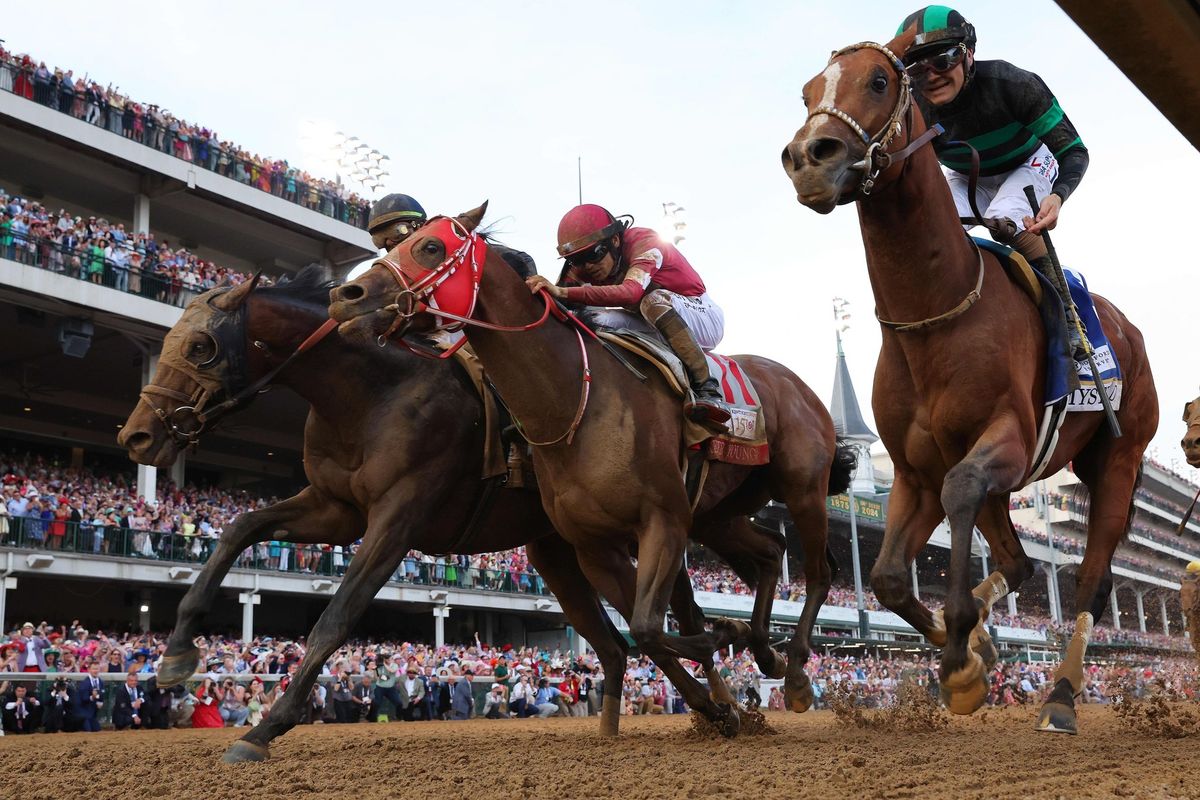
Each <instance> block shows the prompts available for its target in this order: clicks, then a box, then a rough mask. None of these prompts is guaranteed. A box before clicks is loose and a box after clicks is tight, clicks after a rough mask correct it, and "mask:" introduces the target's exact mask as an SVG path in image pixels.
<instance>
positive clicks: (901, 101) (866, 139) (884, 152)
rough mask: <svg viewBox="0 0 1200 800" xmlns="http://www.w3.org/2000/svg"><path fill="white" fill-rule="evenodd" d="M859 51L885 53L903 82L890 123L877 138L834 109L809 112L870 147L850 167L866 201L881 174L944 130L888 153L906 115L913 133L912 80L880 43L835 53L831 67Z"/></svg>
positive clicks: (929, 132)
mask: <svg viewBox="0 0 1200 800" xmlns="http://www.w3.org/2000/svg"><path fill="white" fill-rule="evenodd" d="M857 50H877V51H879V52H880V53H883V54H884V55H885V56H887V59H888V63H889V64H891V66H892V69H893V70H894V71H895V72H896V75H897V76H898V77H899V79H900V91H899V92H898V93H897V95H896V104H895V105H894V106H893V107H892V113H891V114H890V115H889V116H888V119H887V122H885V123H884V124H883V127H881V128H880V129H879V130H878V131H876V132H875V134H874V135H870V134H868V133H867V131H866V129H865V128H863V126H862V125H860V124H859V123H858V121H857V120H855V119H854V117H852V116H850V115H849V114H847V113H846V112H845V111H842V110H841V109H840V108H837V107H836V106H832V105H829V106H817V107H816V108H814V109H813V110H812V111H810V112H808V119H810V120H811V119H812V118H813V117H816V116H819V115H822V114H824V115H826V116H830V117H833V118H835V119H838V120H841V121H842V122H843V123H845V124H846V125H847V126H848V127H849V128H850V130H852V131H854V133H855V134H857V135H858V137H859V138H860V139H862V141H863V144H865V145H866V146H867V152H866V154H865V155H864V156H863V158H862V160H861V161H856V162H855V163H853V164H851V165H850V169H854V170H860V171H861V172H862V173H863V177H862V181H860V182H859V184H858V189H857V191H856V193H857V194H859V195H861V196H863V197H867V196H869V195H870V194H871V192H872V191H873V190H874V188H875V182H876V181H877V180H879V175H880V173H882V172H883V171H884V170H886V169H887V168H889V167H891V166H892V165H894V164H898V163H899V162H901V161H903V160H904V159H906V158H908V157H909V156H910V155H912V154H913V153H914V152H916V151H917V150H919V149H920V148H921V147H923V146H925V144H926V143H928V142H929V141H931V140H932V139H933V138H934V137H935V136H939V135H941V134H942V132H943V131H944V130H945V129H944V128H943V127H942V126H941V125H933V126H931V127H930V128H929V129H928V130H926V131H925V132H924V133H923V134H921V135H920V136H918V137H917V138H916V139H914V140H913V141H911V142H909V143H908V145H907V146H905V147H904V149H902V150H899V151H897V152H894V153H893V152H888V147H889V146H890V145H891V143H892V140H893V139H895V138H896V137H897V136H899V135H900V133H901V132H902V131H903V130H904V123H903V121H902V120H903V119H904V117H905V115H907V116H908V118H909V129H910V130H911V129H912V113H911V112H912V79H911V78H910V77H909V75H908V70H907V69H906V68H905V66H904V62H903V61H902V60H900V58H899V57H897V55H896V54H895V53H893V52H892V51H891V50H890V49H889V48H888V47H887V46H885V45H882V44H879V43H878V42H859V43H858V44H852V45H850V46H849V47H843V48H842V49H841V50H836V51H834V53H833V55H831V56H830V57H829V62H828V63H829V64H832V63H833V62H834V60H835V59H837V58H840V57H841V56H844V55H846V54H847V53H853V52H855V51H857ZM806 122H807V120H806Z"/></svg>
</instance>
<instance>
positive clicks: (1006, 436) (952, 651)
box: [941, 423, 1028, 714]
mask: <svg viewBox="0 0 1200 800" xmlns="http://www.w3.org/2000/svg"><path fill="white" fill-rule="evenodd" d="M1027 463H1028V460H1027V458H1026V457H1025V448H1024V446H1023V445H1022V443H1021V439H1020V436H1019V435H1018V431H1017V430H1016V428H1015V427H1014V426H1013V425H1011V424H1008V423H1001V424H997V425H994V426H993V427H991V428H989V429H987V430H986V431H984V433H983V435H982V436H981V437H980V438H979V440H978V441H977V442H976V443H975V446H974V447H972V448H971V451H970V452H969V453H968V454H967V456H966V458H964V459H963V460H962V461H960V462H959V463H957V464H955V465H954V466H953V467H952V468H951V469H950V470H949V471H948V472H947V473H946V479H945V481H944V483H943V484H942V506H943V507H944V508H945V509H946V515H947V517H948V518H949V520H950V576H949V581H948V583H947V587H946V609H945V611H946V614H945V621H946V646H945V648H944V649H943V651H942V668H941V687H942V695H943V700H944V702H945V703H946V707H947V708H949V709H950V711H951V712H952V713H954V714H971V713H973V712H974V711H975V710H976V709H977V708H979V706H981V705H983V701H984V700H985V699H986V698H987V693H988V683H987V670H986V669H985V667H984V663H983V659H982V658H981V657H980V656H979V654H978V653H976V652H975V651H974V650H972V649H971V648H970V646H969V643H970V636H971V631H972V630H974V628H975V626H976V625H977V624H978V623H979V604H978V601H977V600H976V598H975V595H974V594H972V591H971V587H970V584H969V580H970V572H971V537H972V535H973V532H974V530H975V521H976V520H977V519H978V518H979V512H980V510H981V509H982V508H983V504H984V501H985V500H986V499H987V496H988V495H989V494H993V493H1006V492H1007V491H1008V490H1009V489H1010V488H1011V487H1013V486H1015V485H1016V484H1017V483H1018V482H1019V481H1020V480H1021V478H1022V477H1023V475H1024V473H1025V465H1026V464H1027Z"/></svg>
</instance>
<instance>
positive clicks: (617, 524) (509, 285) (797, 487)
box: [329, 203, 854, 734]
mask: <svg viewBox="0 0 1200 800" xmlns="http://www.w3.org/2000/svg"><path fill="white" fill-rule="evenodd" d="M486 207H487V204H486V203H485V204H484V205H482V206H480V207H479V208H476V209H474V210H472V211H469V212H466V213H464V214H462V215H460V216H459V217H439V218H437V219H436V220H434V221H433V222H431V223H428V224H427V225H426V226H424V227H423V228H422V229H421V231H420V232H419V234H418V235H414V236H413V237H411V239H410V240H409V241H406V242H404V243H402V244H401V245H399V246H397V247H396V248H395V249H393V250H392V251H391V252H390V253H389V254H388V255H387V256H385V257H384V258H383V259H380V260H379V261H376V262H375V264H374V265H372V267H371V268H370V269H369V270H368V271H367V272H366V273H365V274H364V275H362V276H360V277H359V278H357V279H356V280H354V281H351V282H348V283H346V284H343V285H342V286H339V287H337V288H335V289H334V290H333V291H332V292H330V307H329V313H330V316H331V317H333V318H334V319H337V320H339V321H341V322H342V325H341V328H340V330H341V331H342V332H344V333H346V334H347V335H355V334H356V333H357V335H359V336H368V337H370V338H373V339H374V338H379V339H380V340H381V341H382V340H383V339H384V337H386V336H388V335H393V334H404V333H406V332H409V331H425V330H429V329H431V328H439V327H442V328H444V327H453V326H457V325H465V326H466V327H465V328H464V329H463V330H464V332H465V333H466V338H467V339H469V340H470V342H471V345H472V346H473V347H474V349H475V352H476V354H477V355H478V356H479V358H480V361H481V362H482V363H483V365H484V368H485V370H486V371H487V373H488V376H489V377H490V379H491V380H492V381H493V383H494V385H495V386H496V388H497V391H498V393H499V395H500V396H501V397H502V398H503V399H504V402H505V404H506V406H507V407H508V408H509V409H510V410H511V412H512V414H513V416H514V419H515V420H517V422H518V424H519V427H520V428H521V429H522V431H523V432H524V434H525V436H526V438H527V439H528V441H529V442H530V443H531V444H532V445H533V448H534V467H535V471H536V473H537V478H538V486H539V490H540V491H541V496H542V503H543V505H544V507H545V509H546V511H547V513H548V515H549V517H550V520H551V521H552V522H553V524H554V527H555V529H556V530H557V531H558V532H559V533H560V534H561V535H562V536H563V537H564V538H565V539H566V540H567V541H568V542H570V543H571V544H572V545H573V546H574V547H575V549H576V552H577V553H578V556H579V562H580V566H581V567H582V568H583V570H584V573H585V574H586V575H587V577H588V579H589V580H590V581H591V582H592V584H593V585H594V586H595V587H596V588H597V589H598V590H599V591H600V593H601V594H602V595H603V596H604V597H605V598H606V599H607V600H608V601H609V602H610V603H611V604H612V605H613V606H614V607H615V608H616V609H617V610H618V611H619V612H620V613H621V614H622V615H623V616H624V617H625V618H626V619H627V620H628V621H629V628H630V633H631V635H632V636H633V638H634V640H635V641H636V642H637V644H638V646H639V647H640V648H641V650H642V652H643V653H645V654H646V655H649V656H650V657H651V658H653V659H654V660H655V662H656V663H658V664H659V665H660V666H661V667H662V668H663V670H664V672H665V673H666V674H667V676H668V677H669V678H670V679H671V681H672V682H673V683H674V684H675V685H676V687H678V688H679V690H680V692H681V694H682V695H683V696H684V698H685V700H686V701H687V703H688V705H689V706H690V707H691V708H692V709H693V710H697V711H700V712H701V713H703V714H704V715H706V716H707V717H708V718H709V719H710V720H713V721H714V722H716V724H717V725H718V728H719V729H721V730H722V731H723V732H726V733H727V734H728V733H729V728H730V726H736V724H737V723H736V721H735V720H736V713H734V714H733V715H731V714H730V711H731V709H729V708H728V707H724V706H722V705H721V704H720V703H719V702H716V701H714V700H713V699H712V698H710V697H708V696H707V695H706V694H705V691H704V689H703V687H702V686H701V685H700V684H699V683H698V682H697V681H696V680H695V678H693V677H692V676H691V675H689V674H688V673H687V672H686V671H685V670H683V669H682V668H681V666H680V664H679V662H678V660H677V659H679V658H686V659H691V660H694V661H705V660H706V659H708V658H709V657H710V656H711V655H712V653H713V651H714V650H718V649H721V648H722V647H724V646H725V645H726V644H728V634H729V631H728V630H727V629H725V628H723V627H719V626H717V627H714V631H713V633H711V634H709V633H705V632H704V631H703V629H693V630H691V631H681V633H682V634H683V635H680V636H677V637H676V636H669V635H667V634H666V633H665V632H664V625H663V623H664V616H665V613H666V609H667V602H668V597H669V596H670V594H671V592H672V585H673V583H674V582H675V581H676V579H677V576H680V577H679V579H680V580H682V575H681V572H680V568H681V566H682V557H683V548H684V545H685V542H686V539H687V534H688V531H689V529H692V530H693V531H694V532H693V535H697V534H696V532H698V531H704V530H707V531H712V532H713V535H715V536H716V538H718V539H720V538H722V537H724V536H727V535H730V531H731V530H736V529H737V528H738V527H740V526H743V525H746V524H748V523H747V522H746V520H745V517H746V515H748V514H751V513H754V512H755V511H756V510H758V509H760V508H761V507H762V506H763V505H764V504H765V503H766V502H767V500H768V499H771V498H775V499H779V500H782V501H783V502H785V503H786V504H787V507H788V510H789V511H790V513H791V515H792V518H793V520H794V522H795V531H796V532H795V534H794V535H792V536H789V539H788V546H789V548H794V547H795V546H796V540H797V539H798V540H800V544H801V545H802V551H803V555H804V560H805V575H806V579H807V597H806V601H805V606H804V609H803V612H802V615H801V619H800V621H799V624H798V625H797V629H796V632H795V635H794V636H793V638H792V641H791V644H790V648H789V654H788V655H789V658H788V663H787V670H786V682H785V685H786V687H787V700H788V703H789V705H790V706H791V707H792V709H793V710H795V711H804V710H806V709H807V708H808V707H809V706H810V705H811V703H812V687H811V683H810V681H809V679H808V676H807V675H806V674H805V672H804V666H805V662H806V661H807V660H808V656H809V652H810V645H809V638H810V635H811V630H812V625H813V623H814V622H815V620H816V615H817V612H818V610H819V609H820V607H821V604H822V603H823V602H824V600H825V598H826V596H827V594H828V591H829V586H830V582H831V580H832V566H831V559H829V558H827V547H826V536H827V522H828V521H827V517H826V506H825V497H826V495H827V493H829V491H830V490H831V488H832V490H833V491H834V492H835V493H836V492H841V491H844V490H845V488H846V486H847V484H848V483H849V478H850V473H851V472H852V471H853V467H854V456H853V453H852V451H851V450H850V449H849V448H848V447H845V446H842V447H839V445H838V443H837V440H836V436H835V432H834V427H833V422H832V420H831V419H830V416H829V413H828V412H827V411H826V410H825V408H824V406H823V405H822V404H821V402H820V401H819V400H818V399H817V398H816V396H815V395H814V394H813V393H812V391H811V390H810V389H809V388H808V387H807V386H806V385H805V384H804V383H803V382H802V381H801V380H800V379H799V378H798V377H796V376H795V375H794V374H793V373H792V372H790V371H789V370H787V369H786V368H785V367H783V366H781V365H779V364H776V363H774V362H771V361H768V360H766V359H763V358H757V357H754V356H739V357H738V359H737V360H738V362H739V363H740V364H741V366H742V368H743V369H744V371H745V372H746V373H747V374H749V375H750V378H751V380H752V381H753V383H754V384H755V386H756V387H757V388H758V390H759V393H760V395H761V400H762V408H763V410H764V415H765V420H766V422H765V424H766V430H767V438H768V441H769V442H770V447H771V460H770V462H769V463H768V464H767V465H765V466H759V467H747V466H733V465H729V464H722V463H716V462H713V463H712V466H711V468H710V470H709V473H708V480H707V482H706V483H705V485H704V489H703V491H702V493H701V494H700V495H699V497H697V498H696V507H695V511H694V513H693V508H692V505H691V503H690V501H689V497H688V493H687V491H686V489H685V480H684V469H683V466H682V464H681V462H682V461H683V459H682V455H683V453H682V452H681V444H682V425H683V418H682V416H681V414H680V411H679V400H678V398H677V397H675V396H673V395H672V393H671V391H670V390H669V389H668V388H667V386H666V383H665V379H664V378H662V376H661V375H659V374H657V372H656V371H654V370H650V373H651V374H650V376H649V378H644V382H642V381H641V380H639V377H641V376H635V375H633V374H631V371H630V370H627V369H626V366H625V365H624V364H622V363H621V362H620V361H619V360H618V359H616V358H611V357H609V355H608V354H607V353H605V352H604V351H603V350H601V349H600V345H599V344H598V343H597V342H596V341H595V340H594V339H593V338H592V335H591V331H590V330H588V329H586V328H584V327H583V325H582V324H581V323H578V322H576V321H574V318H573V317H571V316H570V315H568V314H566V313H565V312H562V311H560V310H559V309H558V306H557V305H555V304H554V303H553V301H552V299H551V298H550V297H549V295H547V294H545V293H543V294H541V295H539V296H538V297H535V296H533V295H531V294H530V292H529V290H528V288H527V287H526V285H525V283H524V282H523V281H522V279H521V278H520V277H519V276H518V275H517V274H516V273H514V272H513V271H512V270H511V269H507V268H505V267H504V264H503V262H502V261H500V259H499V258H498V256H497V255H496V252H495V250H494V249H492V248H490V247H489V243H488V241H487V238H486V237H485V236H481V235H480V234H479V233H477V231H476V229H477V227H478V225H479V223H480V221H481V219H482V217H483V215H484V212H485V210H486ZM398 286H399V288H400V289H401V291H400V293H399V296H398V297H397V293H396V289H397V287H398ZM414 287H417V288H414ZM393 297H396V300H397V302H395V303H393V302H392V300H393ZM543 304H544V305H543ZM452 308H457V309H458V310H457V312H455V311H454V310H452ZM552 312H554V313H552ZM585 334H586V335H585ZM631 557H636V562H637V563H636V568H635V566H634V564H633V563H632V561H631ZM755 602H756V606H757V604H759V603H766V604H767V605H768V606H769V605H770V603H771V602H772V598H771V597H769V596H767V597H764V592H763V589H762V587H760V589H759V591H758V593H757V597H756V600H755ZM760 666H761V665H760ZM764 671H766V670H764Z"/></svg>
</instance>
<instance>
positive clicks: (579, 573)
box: [525, 534, 629, 736]
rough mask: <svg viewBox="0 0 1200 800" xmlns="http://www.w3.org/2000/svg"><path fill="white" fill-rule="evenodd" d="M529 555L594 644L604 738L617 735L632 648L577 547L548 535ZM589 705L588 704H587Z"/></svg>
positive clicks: (535, 543)
mask: <svg viewBox="0 0 1200 800" xmlns="http://www.w3.org/2000/svg"><path fill="white" fill-rule="evenodd" d="M525 554H526V555H527V556H529V563H531V564H533V566H534V568H535V569H536V570H537V571H538V574H539V575H541V576H542V578H544V579H545V581H546V585H547V586H548V587H550V592H551V593H552V594H553V595H554V596H555V598H557V599H558V602H559V604H560V605H561V606H562V608H563V613H564V614H566V617H567V619H568V620H569V621H570V622H571V624H572V625H574V626H575V629H576V630H577V631H579V632H580V633H581V634H582V635H583V637H584V638H585V639H587V640H588V641H589V642H591V645H592V647H593V648H595V650H596V655H598V656H599V657H600V664H601V666H603V667H604V675H605V680H604V701H603V705H602V706H601V708H600V735H601V736H616V735H617V730H618V727H619V725H620V720H621V680H620V676H621V675H624V674H625V659H626V656H628V654H629V648H628V647H627V646H626V645H625V637H624V636H622V635H621V632H620V631H618V630H617V626H616V625H613V622H612V619H610V618H609V616H608V613H607V612H606V611H605V610H604V606H603V604H601V602H600V597H599V595H598V594H597V593H596V590H595V589H594V588H593V587H592V584H590V583H589V582H588V580H587V577H585V576H584V574H583V570H582V569H580V567H579V561H578V559H577V558H576V557H575V548H573V547H571V545H570V544H568V543H567V542H566V540H564V539H563V538H562V537H561V536H559V535H557V534H554V535H552V536H544V537H542V538H541V539H537V540H536V541H532V542H530V543H529V544H527V545H525ZM583 702H586V701H583Z"/></svg>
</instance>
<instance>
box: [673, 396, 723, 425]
mask: <svg viewBox="0 0 1200 800" xmlns="http://www.w3.org/2000/svg"><path fill="white" fill-rule="evenodd" d="M683 413H684V414H686V415H687V418H688V419H690V420H691V421H692V422H697V423H700V424H701V425H707V426H710V427H712V426H717V427H718V428H719V431H720V432H724V430H725V423H726V422H728V421H729V418H730V416H731V415H730V413H729V407H728V406H727V405H725V401H724V400H723V399H721V398H717V397H711V396H709V395H707V394H696V393H693V394H692V396H691V397H689V398H688V399H687V400H686V401H685V402H684V404H683Z"/></svg>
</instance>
